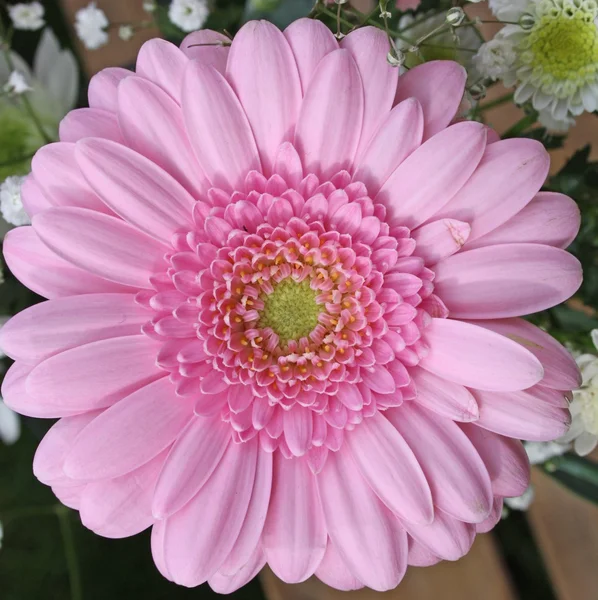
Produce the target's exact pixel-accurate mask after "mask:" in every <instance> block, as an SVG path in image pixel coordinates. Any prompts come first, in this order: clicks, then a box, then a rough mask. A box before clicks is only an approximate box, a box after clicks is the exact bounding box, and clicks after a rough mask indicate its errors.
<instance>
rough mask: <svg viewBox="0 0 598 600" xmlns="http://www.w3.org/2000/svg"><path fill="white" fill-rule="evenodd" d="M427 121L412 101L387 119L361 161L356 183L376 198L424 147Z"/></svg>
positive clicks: (390, 114) (401, 105) (397, 109)
mask: <svg viewBox="0 0 598 600" xmlns="http://www.w3.org/2000/svg"><path fill="white" fill-rule="evenodd" d="M423 131H424V118H423V112H422V108H421V105H420V103H419V102H418V101H417V100H416V99H415V98H408V99H407V100H405V101H404V102H401V103H400V104H398V105H397V106H395V107H394V108H393V109H392V111H391V112H390V113H389V114H388V115H387V116H386V115H385V120H384V121H383V122H382V124H381V125H380V128H379V129H378V131H377V132H376V134H375V135H374V136H373V137H372V139H371V142H370V144H369V146H367V148H366V149H365V151H364V153H363V154H362V155H361V157H360V158H359V160H358V165H357V170H356V172H355V175H354V176H353V179H354V180H355V181H361V182H363V183H364V184H365V185H366V186H367V189H368V192H369V193H370V194H371V195H372V196H375V195H376V194H377V193H378V191H379V190H380V188H381V187H382V186H383V185H384V183H385V182H386V180H387V179H388V178H389V177H390V176H391V175H392V173H393V171H394V170H395V169H396V168H397V167H398V166H399V165H400V164H401V163H402V162H403V161H404V160H405V159H406V158H407V157H408V156H409V155H410V154H411V153H412V152H413V151H414V150H415V149H416V148H417V147H418V146H419V145H420V144H421V141H422V135H423Z"/></svg>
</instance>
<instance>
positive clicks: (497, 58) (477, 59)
mask: <svg viewBox="0 0 598 600" xmlns="http://www.w3.org/2000/svg"><path fill="white" fill-rule="evenodd" d="M516 60H517V54H516V52H515V47H514V45H513V42H512V41H511V40H508V39H504V38H502V37H500V36H497V37H495V38H494V39H492V40H490V41H489V42H486V43H485V44H482V45H481V46H480V49H479V50H478V52H477V54H476V55H475V56H474V57H473V62H474V64H475V66H476V69H477V70H478V72H479V73H480V75H482V76H483V77H489V78H490V79H494V80H496V79H500V78H502V77H504V76H505V75H506V74H507V73H508V72H509V70H510V69H512V68H513V65H514V64H515V61H516Z"/></svg>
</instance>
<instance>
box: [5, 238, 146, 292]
mask: <svg viewBox="0 0 598 600" xmlns="http://www.w3.org/2000/svg"><path fill="white" fill-rule="evenodd" d="M3 251H4V258H5V260H6V264H7V265H8V268H9V269H10V271H11V273H12V274H13V275H14V276H15V277H16V278H17V279H18V280H19V281H20V282H21V283H22V284H23V285H25V286H26V287H28V288H29V289H30V290H33V291H34V292H35V293H36V294H39V295H40V296H43V297H44V298H61V297H63V296H72V295H77V294H94V293H104V292H120V293H133V292H135V291H136V290H135V289H133V288H130V287H127V286H124V285H121V284H119V283H113V282H111V281H107V280H106V279H103V278H101V277H98V276H97V275H92V274H91V273H88V272H87V271H84V270H83V269H80V268H78V267H75V266H74V265H72V264H71V263H69V262H67V261H65V260H63V259H62V258H60V257H59V256H57V255H56V254H54V252H52V250H50V249H49V248H48V247H47V246H46V245H45V244H44V243H43V242H42V241H41V240H40V239H39V237H38V235H37V233H35V231H34V230H33V227H19V228H17V229H13V230H11V231H9V232H8V233H7V234H6V236H5V237H4V242H3Z"/></svg>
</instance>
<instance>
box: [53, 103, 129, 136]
mask: <svg viewBox="0 0 598 600" xmlns="http://www.w3.org/2000/svg"><path fill="white" fill-rule="evenodd" d="M86 137H100V138H105V139H107V140H113V141H115V142H119V143H122V142H123V136H122V132H121V130H120V126H119V124H118V118H117V117H116V115H115V114H114V113H113V112H110V111H107V110H102V109H100V108H78V109H76V110H72V111H71V112H70V113H68V115H66V117H64V119H62V121H61V122H60V141H61V142H78V141H79V140H80V139H83V138H86Z"/></svg>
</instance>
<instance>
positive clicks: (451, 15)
mask: <svg viewBox="0 0 598 600" xmlns="http://www.w3.org/2000/svg"><path fill="white" fill-rule="evenodd" d="M464 20H465V11H464V10H463V9H462V8H461V7H460V6H453V8H449V10H448V11H447V13H446V22H447V23H448V24H449V25H451V26H452V27H457V26H459V25H461V23H463V21H464Z"/></svg>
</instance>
